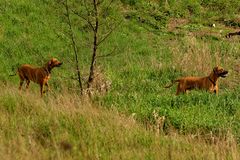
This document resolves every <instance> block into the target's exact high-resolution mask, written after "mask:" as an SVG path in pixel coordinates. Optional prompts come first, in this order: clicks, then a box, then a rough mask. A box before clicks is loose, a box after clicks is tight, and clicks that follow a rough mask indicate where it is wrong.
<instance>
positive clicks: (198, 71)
mask: <svg viewBox="0 0 240 160" xmlns="http://www.w3.org/2000/svg"><path fill="white" fill-rule="evenodd" d="M223 45H227V44H225V43H218V44H215V45H214V44H212V45H209V43H208V42H205V41H199V40H198V39H196V37H195V36H191V35H189V36H186V37H185V38H183V40H182V42H181V43H179V42H178V41H175V42H173V43H172V44H171V47H170V48H171V50H172V59H173V60H172V64H173V67H175V68H177V69H179V70H181V71H182V72H183V73H184V74H186V75H194V76H207V75H209V74H210V72H211V71H212V69H213V67H215V66H221V67H223V68H225V69H227V70H228V71H229V74H228V78H226V79H222V80H221V81H222V83H223V84H224V85H225V86H226V87H228V88H230V89H233V88H236V86H237V85H239V81H238V77H239V71H238V64H239V61H238V60H237V59H236V56H237V55H238V53H239V48H238V47H237V46H235V45H234V44H230V46H228V47H225V49H226V48H227V49H226V50H223V48H224V46H223ZM230 53H231V54H230Z"/></svg>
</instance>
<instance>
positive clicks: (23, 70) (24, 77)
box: [17, 58, 62, 97]
mask: <svg viewBox="0 0 240 160" xmlns="http://www.w3.org/2000/svg"><path fill="white" fill-rule="evenodd" d="M61 65H62V62H60V61H58V60H57V59H56V58H52V59H51V60H49V61H48V62H47V63H46V64H45V65H44V66H43V67H33V66H32V65H29V64H23V65H22V66H20V67H19V68H18V70H17V74H18V75H19V78H20V85H19V90H20V91H21V89H22V85H23V83H24V81H26V89H28V87H29V84H30V81H33V82H35V83H38V84H39V85H40V94H41V97H42V96H43V93H44V90H43V87H44V86H46V87H47V88H48V90H49V85H48V80H49V79H50V74H51V70H52V69H53V68H54V67H60V66H61Z"/></svg>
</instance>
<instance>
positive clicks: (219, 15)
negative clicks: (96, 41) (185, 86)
mask: <svg viewBox="0 0 240 160" xmlns="http://www.w3.org/2000/svg"><path fill="white" fill-rule="evenodd" d="M60 2H61V1H57V0H56V1H51V0H45V1H40V0H33V1H31V2H29V1H27V0H20V1H19V0H12V1H11V2H9V1H4V0H3V1H0V13H1V16H0V22H1V25H0V63H1V64H2V65H1V66H0V73H1V74H0V86H1V88H2V92H1V93H0V94H1V96H0V108H1V113H2V114H1V115H2V116H1V120H0V123H1V125H0V127H1V133H0V136H1V144H0V145H1V150H0V154H1V155H2V157H5V159H16V158H18V159H30V158H32V157H39V159H66V158H67V159H79V158H80V159H237V158H238V157H239V143H240V137H239V135H240V101H239V92H240V87H239V74H240V65H239V57H240V45H239V40H240V37H238V36H234V37H231V38H226V37H225V35H226V34H227V33H229V32H236V31H239V27H240V20H239V16H240V15H239V10H240V4H239V2H238V1H237V0H231V1H225V0H221V1H218V2H215V1H211V0H210V1H201V2H200V1H184V0H182V1H154V0H151V1H136V0H121V1H114V3H113V7H114V9H113V10H112V12H110V13H109V14H113V16H114V17H115V18H116V19H119V20H121V24H120V26H119V27H117V28H116V29H115V30H114V31H113V33H112V34H111V35H110V36H109V37H108V39H107V40H106V41H104V43H103V44H101V46H100V47H99V50H98V54H99V55H107V54H109V53H111V52H112V51H114V53H113V54H111V55H110V56H107V57H104V58H99V59H98V60H97V63H96V66H97V70H96V73H98V74H97V75H98V76H99V77H98V78H96V82H95V83H96V84H95V86H96V87H98V86H101V85H102V84H105V83H107V82H111V86H109V88H108V91H107V92H101V90H100V91H99V90H98V91H97V92H96V94H95V95H94V96H93V97H92V98H91V100H89V99H88V98H86V97H85V96H80V94H79V88H78V84H77V80H74V78H75V77H76V73H75V66H74V63H75V62H74V54H73V49H72V44H71V38H70V37H69V30H68V26H67V24H66V21H65V17H64V13H65V10H64V7H63V6H62V5H61V3H60ZM73 4H74V3H73ZM222 6H226V7H222ZM72 22H73V26H74V34H75V38H76V42H77V48H78V50H79V54H78V56H79V59H80V62H79V65H80V68H81V74H82V76H83V84H84V85H86V77H87V75H88V68H89V65H90V60H91V43H90V42H91V38H90V37H91V36H92V34H91V32H89V30H88V28H87V27H86V24H85V23H83V22H82V21H81V20H79V18H78V17H77V16H75V15H72ZM213 24H214V26H215V27H213ZM104 29H105V28H103V31H104ZM51 57H56V58H58V59H59V60H61V61H63V64H64V65H63V66H62V67H61V68H57V69H54V70H53V72H52V76H51V80H50V82H49V83H50V86H51V88H52V90H53V91H52V92H51V93H49V94H47V95H46V96H45V97H44V98H42V99H41V98H40V96H39V95H38V94H39V88H38V87H39V86H38V85H36V84H30V90H29V91H28V92H25V91H23V92H22V93H21V94H19V93H18V90H17V88H18V83H19V82H18V81H19V80H18V77H17V76H16V77H9V75H10V74H13V73H15V71H16V68H17V67H18V66H19V65H20V64H23V63H30V64H34V65H36V66H41V65H43V64H44V63H46V61H47V60H48V59H50V58H51ZM216 65H220V66H222V67H223V68H225V69H227V70H228V71H229V75H228V76H227V77H226V78H224V79H223V78H222V79H220V80H219V83H220V91H219V94H218V95H214V94H210V93H208V92H205V91H191V92H190V93H188V94H185V95H180V96H175V92H176V86H174V87H172V88H170V89H166V88H164V86H165V85H167V84H169V83H171V80H173V79H176V78H178V77H181V76H187V75H193V76H206V75H208V74H209V73H210V72H211V71H212V68H213V67H214V66H216ZM162 119H164V120H163V121H161V120H162ZM159 121H160V122H159ZM12 153H15V154H12Z"/></svg>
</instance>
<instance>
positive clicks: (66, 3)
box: [63, 0, 83, 94]
mask: <svg viewBox="0 0 240 160" xmlns="http://www.w3.org/2000/svg"><path fill="white" fill-rule="evenodd" d="M63 4H64V6H65V9H66V17H67V24H68V26H69V31H70V37H71V41H72V47H73V51H74V55H75V65H76V71H77V78H78V84H79V88H80V94H82V92H83V87H82V81H81V73H80V67H79V60H78V49H77V46H76V42H75V38H74V34H73V28H72V23H71V19H70V12H69V6H68V0H65V3H63Z"/></svg>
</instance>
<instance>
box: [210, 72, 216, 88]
mask: <svg viewBox="0 0 240 160" xmlns="http://www.w3.org/2000/svg"><path fill="white" fill-rule="evenodd" d="M208 79H209V81H210V82H211V83H212V84H213V85H214V86H216V84H217V80H218V77H217V76H216V74H215V73H211V74H210V75H209V76H208Z"/></svg>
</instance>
